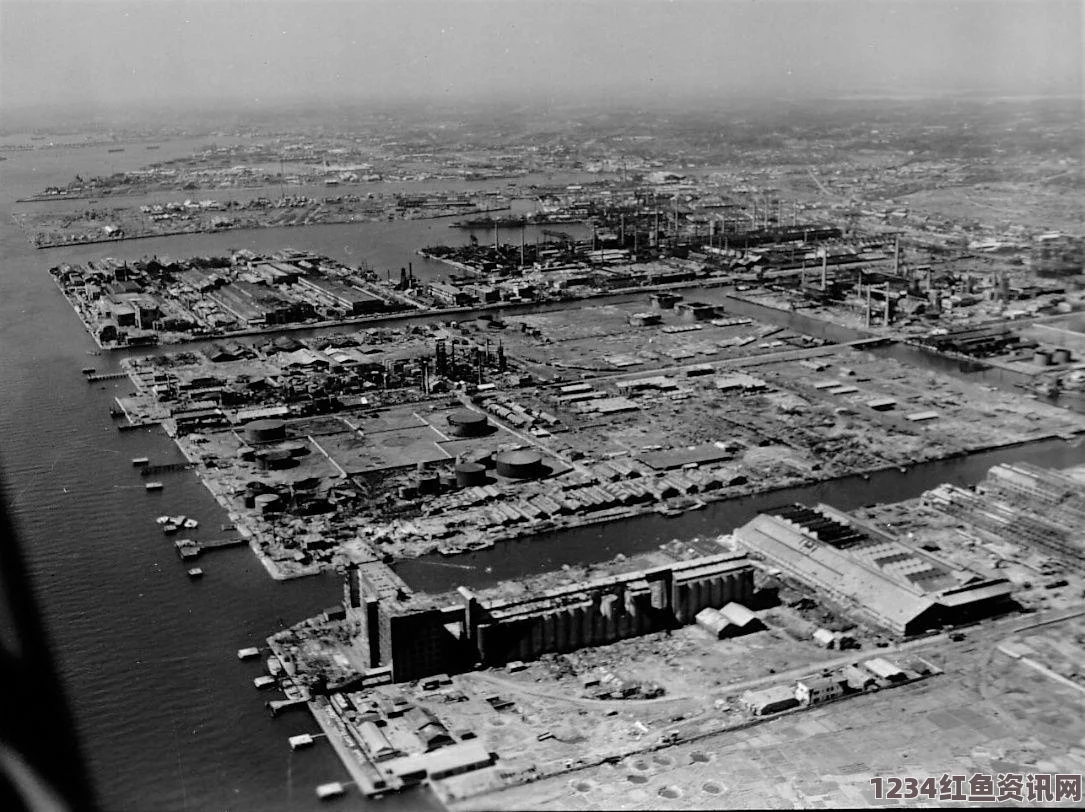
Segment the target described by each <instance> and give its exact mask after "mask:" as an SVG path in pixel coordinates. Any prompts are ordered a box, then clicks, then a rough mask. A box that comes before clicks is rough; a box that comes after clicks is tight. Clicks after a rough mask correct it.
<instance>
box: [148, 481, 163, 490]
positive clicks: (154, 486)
mask: <svg viewBox="0 0 1085 812" xmlns="http://www.w3.org/2000/svg"><path fill="white" fill-rule="evenodd" d="M143 487H144V488H146V489H147V490H149V491H160V490H162V488H164V487H165V486H164V485H163V484H162V483H161V482H148V483H147V484H146V485H144V486H143Z"/></svg>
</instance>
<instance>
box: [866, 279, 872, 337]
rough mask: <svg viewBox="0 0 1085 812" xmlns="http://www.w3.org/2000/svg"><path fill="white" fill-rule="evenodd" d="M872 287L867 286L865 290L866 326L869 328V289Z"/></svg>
mask: <svg viewBox="0 0 1085 812" xmlns="http://www.w3.org/2000/svg"><path fill="white" fill-rule="evenodd" d="M871 287H873V286H872V285H867V288H866V326H867V327H869V326H870V289H871Z"/></svg>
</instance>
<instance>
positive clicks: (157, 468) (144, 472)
mask: <svg viewBox="0 0 1085 812" xmlns="http://www.w3.org/2000/svg"><path fill="white" fill-rule="evenodd" d="M191 467H192V463H191V462H165V463H161V464H159V465H144V466H143V467H141V468H140V469H139V475H140V476H154V475H155V474H164V473H168V472H170V471H187V470H188V469H189V468H191Z"/></svg>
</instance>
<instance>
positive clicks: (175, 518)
mask: <svg viewBox="0 0 1085 812" xmlns="http://www.w3.org/2000/svg"><path fill="white" fill-rule="evenodd" d="M170 521H171V522H173V523H174V524H175V525H177V526H178V527H180V526H181V525H183V524H184V523H185V516H184V514H182V515H180V516H171V517H170Z"/></svg>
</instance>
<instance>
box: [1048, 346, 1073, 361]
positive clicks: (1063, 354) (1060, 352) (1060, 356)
mask: <svg viewBox="0 0 1085 812" xmlns="http://www.w3.org/2000/svg"><path fill="white" fill-rule="evenodd" d="M1051 362H1052V363H1053V364H1069V363H1070V350H1068V349H1065V348H1063V347H1059V348H1058V349H1057V350H1055V351H1054V352H1053V353H1051Z"/></svg>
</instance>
